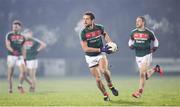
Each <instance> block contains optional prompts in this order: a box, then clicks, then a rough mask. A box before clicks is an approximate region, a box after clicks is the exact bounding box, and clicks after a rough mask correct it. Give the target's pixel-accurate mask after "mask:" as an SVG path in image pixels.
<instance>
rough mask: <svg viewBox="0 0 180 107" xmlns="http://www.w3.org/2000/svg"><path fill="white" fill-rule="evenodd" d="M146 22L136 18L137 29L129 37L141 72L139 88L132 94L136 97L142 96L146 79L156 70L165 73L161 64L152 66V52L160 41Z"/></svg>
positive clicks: (161, 73)
mask: <svg viewBox="0 0 180 107" xmlns="http://www.w3.org/2000/svg"><path fill="white" fill-rule="evenodd" d="M145 24H146V20H145V18H144V17H143V16H138V17H137V19H136V29H134V30H132V32H131V35H130V39H129V47H130V48H131V49H133V50H135V55H136V63H137V65H138V68H139V73H140V81H139V89H138V90H137V91H135V92H134V93H133V94H132V96H133V97H135V98H139V97H141V95H142V93H143V91H144V86H145V81H146V80H148V79H149V78H150V77H151V76H152V74H153V73H154V72H157V73H159V74H160V75H163V70H162V69H161V68H160V66H159V65H156V66H155V67H152V66H151V63H152V54H153V53H154V52H155V51H156V50H157V49H158V47H159V42H158V40H157V38H156V36H155V35H154V33H153V31H151V30H149V29H148V28H146V27H145ZM151 41H153V46H151Z"/></svg>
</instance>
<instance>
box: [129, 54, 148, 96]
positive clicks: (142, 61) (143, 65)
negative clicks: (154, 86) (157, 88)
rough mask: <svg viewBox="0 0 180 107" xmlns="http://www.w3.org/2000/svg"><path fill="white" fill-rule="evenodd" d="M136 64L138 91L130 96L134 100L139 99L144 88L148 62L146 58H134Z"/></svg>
mask: <svg viewBox="0 0 180 107" xmlns="http://www.w3.org/2000/svg"><path fill="white" fill-rule="evenodd" d="M136 62H137V64H138V68H139V89H138V90H137V91H135V92H134V93H133V94H132V96H133V97H135V98H139V97H141V95H142V93H143V90H144V86H145V80H146V73H147V70H148V62H147V59H146V57H145V56H144V57H136Z"/></svg>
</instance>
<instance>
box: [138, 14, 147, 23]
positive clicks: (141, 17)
mask: <svg viewBox="0 0 180 107" xmlns="http://www.w3.org/2000/svg"><path fill="white" fill-rule="evenodd" d="M137 18H140V19H142V21H143V22H144V23H146V19H145V17H144V16H138V17H137Z"/></svg>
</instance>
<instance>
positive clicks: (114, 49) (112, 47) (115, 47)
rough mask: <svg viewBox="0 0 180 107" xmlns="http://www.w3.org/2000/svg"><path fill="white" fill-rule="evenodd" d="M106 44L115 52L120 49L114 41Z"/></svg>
mask: <svg viewBox="0 0 180 107" xmlns="http://www.w3.org/2000/svg"><path fill="white" fill-rule="evenodd" d="M106 45H107V46H108V47H110V48H109V50H111V51H112V52H113V53H114V52H116V51H117V50H118V47H117V45H116V43H114V42H109V43H107V44H106Z"/></svg>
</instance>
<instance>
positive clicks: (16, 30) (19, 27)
mask: <svg viewBox="0 0 180 107" xmlns="http://www.w3.org/2000/svg"><path fill="white" fill-rule="evenodd" d="M12 30H13V31H14V32H19V31H20V30H21V26H20V25H19V24H13V25H12Z"/></svg>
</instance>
